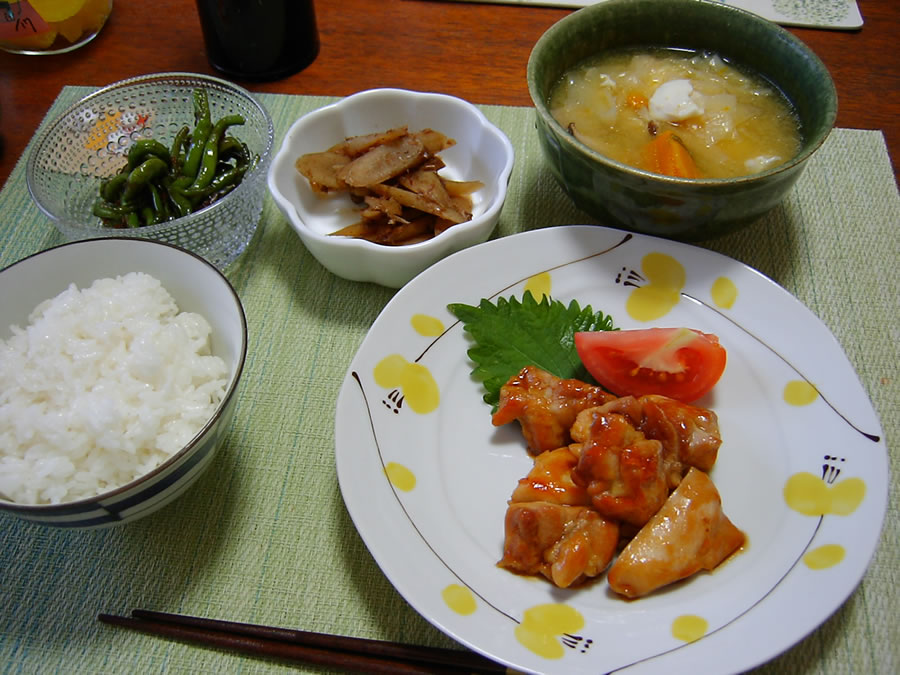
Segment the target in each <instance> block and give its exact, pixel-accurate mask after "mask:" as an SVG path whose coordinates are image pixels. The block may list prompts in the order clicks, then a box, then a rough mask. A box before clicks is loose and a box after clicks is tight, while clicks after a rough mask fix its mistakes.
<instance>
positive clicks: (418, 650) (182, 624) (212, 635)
mask: <svg viewBox="0 0 900 675" xmlns="http://www.w3.org/2000/svg"><path fill="white" fill-rule="evenodd" d="M97 618H98V619H99V620H100V621H102V622H103V623H108V624H112V625H116V626H121V627H124V628H130V629H133V630H138V631H141V632H144V633H149V634H152V635H160V636H163V637H168V638H174V639H177V640H182V641H186V642H192V643H195V644H202V645H207V646H212V647H219V648H224V649H231V650H236V651H240V652H243V653H245V654H252V655H255V656H265V657H270V658H276V659H282V660H289V661H303V662H307V663H313V664H316V665H323V666H334V667H338V668H343V669H345V670H353V671H358V672H367V673H410V674H412V673H448V674H452V673H462V672H466V673H506V672H507V670H506V668H505V667H504V666H501V665H500V664H498V663H495V662H493V661H491V660H490V659H487V658H485V657H483V656H481V655H479V654H476V653H475V652H471V651H464V650H456V649H442V648H438V647H422V646H419V645H409V644H399V643H394V642H385V641H382V640H370V639H367V638H354V637H346V636H342V635H328V634H325V633H314V632H310V631H302V630H293V629H289V628H277V627H274V626H260V625H256V624H248V623H238V622H234V621H222V620H220V619H205V618H201V617H196V616H186V615H181V614H170V613H168V612H156V611H152V610H147V609H135V610H133V611H132V612H131V616H130V617H128V616H116V615H113V614H98V615H97Z"/></svg>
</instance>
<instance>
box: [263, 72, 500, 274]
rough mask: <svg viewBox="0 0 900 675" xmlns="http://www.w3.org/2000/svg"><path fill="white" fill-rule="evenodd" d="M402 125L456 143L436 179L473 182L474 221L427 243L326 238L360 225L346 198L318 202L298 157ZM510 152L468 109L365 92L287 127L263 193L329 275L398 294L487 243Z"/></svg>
mask: <svg viewBox="0 0 900 675" xmlns="http://www.w3.org/2000/svg"><path fill="white" fill-rule="evenodd" d="M404 124H405V125H407V126H408V127H409V129H410V130H411V131H418V130H420V129H425V128H431V129H435V130H436V131H440V132H441V133H443V134H446V135H447V136H450V137H451V138H453V139H454V140H455V141H456V144H455V145H454V146H453V147H451V148H448V149H447V150H444V151H443V152H441V159H443V160H444V162H445V164H446V166H445V167H444V168H443V169H441V171H440V173H441V175H442V176H445V177H447V178H450V179H453V180H479V181H481V182H482V183H484V187H483V188H481V189H480V190H477V191H476V192H474V193H473V195H472V199H473V210H472V211H473V212H472V219H471V220H469V221H467V222H465V223H460V224H458V225H454V226H453V227H451V228H449V229H448V230H446V231H444V232H443V233H441V234H440V235H438V236H436V237H433V238H432V239H429V240H427V241H423V242H419V243H416V244H408V245H402V246H383V245H380V244H373V243H371V242H369V241H365V240H362V239H354V238H351V237H334V236H330V234H331V233H332V232H335V231H337V230H339V229H341V228H342V227H345V226H346V225H350V224H352V223H354V222H356V221H357V220H359V213H358V207H357V206H356V205H354V204H353V202H352V201H351V200H350V198H349V197H348V196H346V195H341V194H338V195H334V196H329V197H327V198H322V197H319V196H317V195H316V194H314V193H313V191H312V189H311V188H310V186H309V182H308V181H307V180H306V178H304V177H303V176H301V175H300V173H299V172H298V171H297V169H296V168H295V162H296V161H297V158H299V157H300V156H301V155H304V154H306V153H310V152H320V151H322V150H326V149H327V148H329V147H331V146H332V145H334V144H335V143H338V142H339V141H342V140H343V139H344V138H347V137H348V136H356V135H359V134H366V133H372V132H377V131H383V130H385V129H390V128H393V127H398V126H402V125H404ZM513 160H514V153H513V148H512V144H511V143H510V142H509V139H508V138H507V137H506V135H505V134H504V133H503V132H502V131H500V129H498V128H497V127H496V126H494V125H493V124H491V123H490V121H488V119H487V118H486V117H485V116H484V114H483V113H482V112H481V111H480V110H479V109H478V108H476V107H475V106H474V105H472V104H471V103H468V102H466V101H464V100H462V99H459V98H456V97H453V96H447V95H445V94H436V93H423V92H415V91H407V90H403V89H371V90H368V91H363V92H359V93H357V94H353V95H352V96H348V97H347V98H344V99H342V100H340V101H338V102H337V103H333V104H331V105H328V106H325V107H323V108H320V109H318V110H315V111H313V112H310V113H308V114H306V115H304V116H303V117H301V118H300V119H298V120H297V121H296V122H294V124H293V125H291V128H290V129H289V130H288V132H287V134H286V135H285V138H284V141H283V143H282V145H281V147H280V149H279V150H278V152H277V153H276V155H275V157H274V159H273V160H272V164H271V166H270V167H269V176H268V183H269V191H270V192H271V193H272V197H273V198H274V199H275V203H276V204H277V205H278V207H279V208H280V209H281V211H282V213H284V215H285V217H286V218H287V219H288V221H289V222H290V223H291V226H292V227H293V228H294V230H295V231H296V232H297V234H298V235H299V237H300V239H301V240H302V241H303V244H304V245H305V246H306V248H307V249H309V251H310V253H312V254H313V255H314V256H315V257H316V259H317V260H318V261H319V262H320V263H322V265H324V266H325V267H326V268H327V269H328V270H330V271H331V272H333V273H334V274H337V275H338V276H341V277H344V278H345V279H350V280H351V281H372V282H375V283H377V284H381V285H382V286H387V287H390V288H399V287H401V286H403V285H404V284H405V283H406V282H407V281H409V280H410V279H412V278H413V277H414V276H416V275H417V274H419V272H421V271H422V270H424V269H426V268H427V267H429V266H430V265H432V264H433V263H435V262H437V261H438V260H440V259H441V258H444V257H446V256H448V255H450V254H451V253H455V252H456V251H459V250H461V249H464V248H467V247H469V246H472V245H474V244H480V243H481V242H483V241H485V240H487V238H488V237H489V236H490V235H491V232H493V230H494V227H495V226H496V225H497V220H498V219H499V217H500V210H501V208H502V207H503V202H504V200H505V199H506V190H507V185H508V183H509V177H510V173H511V172H512V166H513Z"/></svg>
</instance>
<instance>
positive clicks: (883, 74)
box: [0, 0, 900, 185]
mask: <svg viewBox="0 0 900 675" xmlns="http://www.w3.org/2000/svg"><path fill="white" fill-rule="evenodd" d="M316 4H317V6H316V13H317V16H318V24H319V32H320V36H321V42H322V47H321V52H320V54H319V56H318V58H317V59H316V61H315V62H314V63H313V64H312V65H311V66H310V67H309V68H307V69H306V70H304V71H303V72H300V73H297V74H295V75H292V76H290V77H287V78H285V79H282V80H278V81H275V82H263V83H247V82H241V84H243V85H244V86H246V87H247V88H248V89H250V90H251V91H259V92H274V93H286V94H316V95H334V96H345V95H348V94H352V93H354V92H356V91H360V90H363V89H369V88H372V87H385V86H395V87H403V88H408V89H419V90H432V91H440V92H445V93H450V94H454V95H457V96H460V97H462V98H465V99H468V100H469V101H472V102H473V103H486V104H499V105H518V106H529V105H531V99H530V98H529V95H528V87H527V84H526V81H525V68H526V64H527V62H528V56H529V53H530V51H531V48H532V46H533V45H534V43H535V41H536V40H537V39H538V38H539V37H540V35H541V34H542V33H543V32H544V31H545V30H546V29H547V28H549V27H550V26H551V25H552V24H553V23H554V22H556V21H558V20H559V19H561V18H563V17H564V16H566V15H567V14H569V13H570V12H571V11H572V10H567V9H558V8H543V7H534V6H527V7H526V6H520V5H496V4H477V3H468V2H440V1H435V0H377V1H374V2H373V1H372V0H341V2H321V1H320V2H318V3H316ZM859 6H860V10H861V12H862V15H863V18H864V21H865V24H864V26H863V28H862V29H861V30H859V31H848V32H845V31H830V30H810V29H791V30H792V31H793V32H794V33H795V34H796V35H797V36H798V37H799V38H800V39H802V40H803V41H804V42H806V43H807V44H808V45H809V46H810V47H811V48H812V49H813V50H814V51H815V52H816V53H817V54H818V55H819V57H820V58H821V59H822V60H823V61H824V62H825V64H826V66H827V67H828V68H829V70H830V71H831V73H832V76H833V77H834V80H835V83H836V86H837V90H838V96H839V111H838V118H837V125H838V126H840V127H850V128H858V129H881V130H883V131H884V133H885V135H886V138H887V144H888V149H889V152H890V154H891V158H892V161H893V166H894V170H895V176H896V175H897V158H898V157H900V134H898V125H897V119H898V115H900V103H898V91H900V70H898V58H897V54H898V50H897V48H896V39H897V36H898V35H900V9H898V6H897V4H896V0H860V1H859ZM163 71H192V72H201V73H211V74H216V73H215V71H214V70H213V69H212V68H211V67H210V65H209V63H208V62H207V60H206V56H205V52H204V46H203V39H202V35H201V32H200V25H199V20H198V17H197V12H196V9H195V6H194V3H193V2H188V0H155V1H154V2H132V1H130V0H129V2H123V1H121V0H119V1H118V2H116V3H115V5H114V8H113V13H112V16H111V17H110V19H109V21H108V22H107V24H106V26H105V27H104V28H103V31H102V32H101V33H100V35H99V36H98V37H97V38H96V39H95V40H94V41H93V42H92V43H90V44H88V45H86V46H85V47H82V48H81V49H78V50H75V51H73V52H70V53H69V54H61V55H53V56H21V55H15V54H9V53H5V52H0V185H2V184H3V183H5V182H6V179H7V178H8V177H9V174H10V172H11V171H12V169H13V167H14V166H15V163H16V161H17V160H18V158H19V156H20V155H21V154H22V151H23V150H24V148H25V145H26V143H27V142H28V140H29V139H30V138H31V136H32V135H33V134H34V132H35V130H36V128H37V126H38V125H39V124H40V122H41V120H42V119H43V117H44V115H45V114H46V112H47V109H48V108H49V106H50V105H51V103H52V102H53V100H54V98H55V97H56V96H57V94H58V93H59V91H60V89H61V88H62V87H63V86H64V85H67V84H72V85H93V86H102V85H106V84H110V83H112V82H115V81H116V80H120V79H123V78H126V77H131V76H134V75H141V74H145V73H152V72H163Z"/></svg>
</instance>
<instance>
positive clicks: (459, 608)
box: [441, 584, 478, 616]
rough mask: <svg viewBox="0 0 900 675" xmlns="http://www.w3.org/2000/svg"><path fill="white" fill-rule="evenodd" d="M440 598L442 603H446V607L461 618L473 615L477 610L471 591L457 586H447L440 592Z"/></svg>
mask: <svg viewBox="0 0 900 675" xmlns="http://www.w3.org/2000/svg"><path fill="white" fill-rule="evenodd" d="M441 597H442V598H443V599H444V602H445V603H447V607H449V608H450V609H452V610H453V611H454V612H456V613H457V614H462V615H463V616H468V615H469V614H473V613H474V612H475V610H476V609H478V605H477V604H476V603H475V596H474V595H473V594H472V591H470V590H469V589H468V588H466V587H465V586H460V585H459V584H450V585H449V586H447V587H446V588H445V589H444V590H443V591H441Z"/></svg>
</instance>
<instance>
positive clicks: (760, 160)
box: [550, 49, 801, 178]
mask: <svg viewBox="0 0 900 675" xmlns="http://www.w3.org/2000/svg"><path fill="white" fill-rule="evenodd" d="M550 111H551V114H552V115H553V117H554V118H555V119H556V120H557V121H558V122H559V123H560V124H562V125H563V126H564V127H565V128H566V129H567V130H568V131H569V133H570V134H572V135H573V136H574V137H575V138H577V139H578V140H579V141H581V142H582V143H584V144H585V145H587V146H588V147H590V148H592V149H593V150H596V151H597V152H599V153H601V154H603V155H606V156H607V157H609V158H611V159H614V160H616V161H618V162H622V163H624V164H629V165H631V166H634V167H638V168H641V169H644V170H647V171H652V172H654V173H660V174H666V175H669V176H677V177H681V178H732V177H736V176H746V175H749V174H754V173H759V172H761V171H765V170H768V169H771V168H774V167H776V166H778V165H780V164H783V163H784V162H786V161H788V160H789V159H791V158H792V157H793V156H794V155H795V154H796V153H797V152H798V151H799V149H800V144H801V136H800V127H799V122H798V121H797V117H796V115H795V114H794V111H793V108H792V106H791V104H790V102H789V101H788V100H787V98H786V97H785V96H784V95H783V94H782V93H781V92H780V91H779V90H778V89H776V88H775V87H774V86H772V85H771V84H769V82H767V81H766V80H764V79H763V78H761V77H758V76H756V75H753V74H748V73H747V72H745V71H742V70H739V69H738V68H735V67H734V66H732V65H730V64H729V63H727V62H726V61H725V60H724V59H722V58H721V57H719V56H718V55H716V54H711V53H708V52H686V51H682V50H674V49H653V50H642V51H634V50H623V51H619V52H612V53H608V54H604V55H602V56H599V57H595V58H592V59H589V60H587V61H585V62H583V63H581V64H579V65H578V66H576V67H575V68H573V69H572V70H570V71H569V72H567V73H566V74H565V75H564V76H563V78H562V79H561V81H560V82H558V83H557V84H556V85H555V86H554V88H553V90H552V91H551V94H550Z"/></svg>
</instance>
